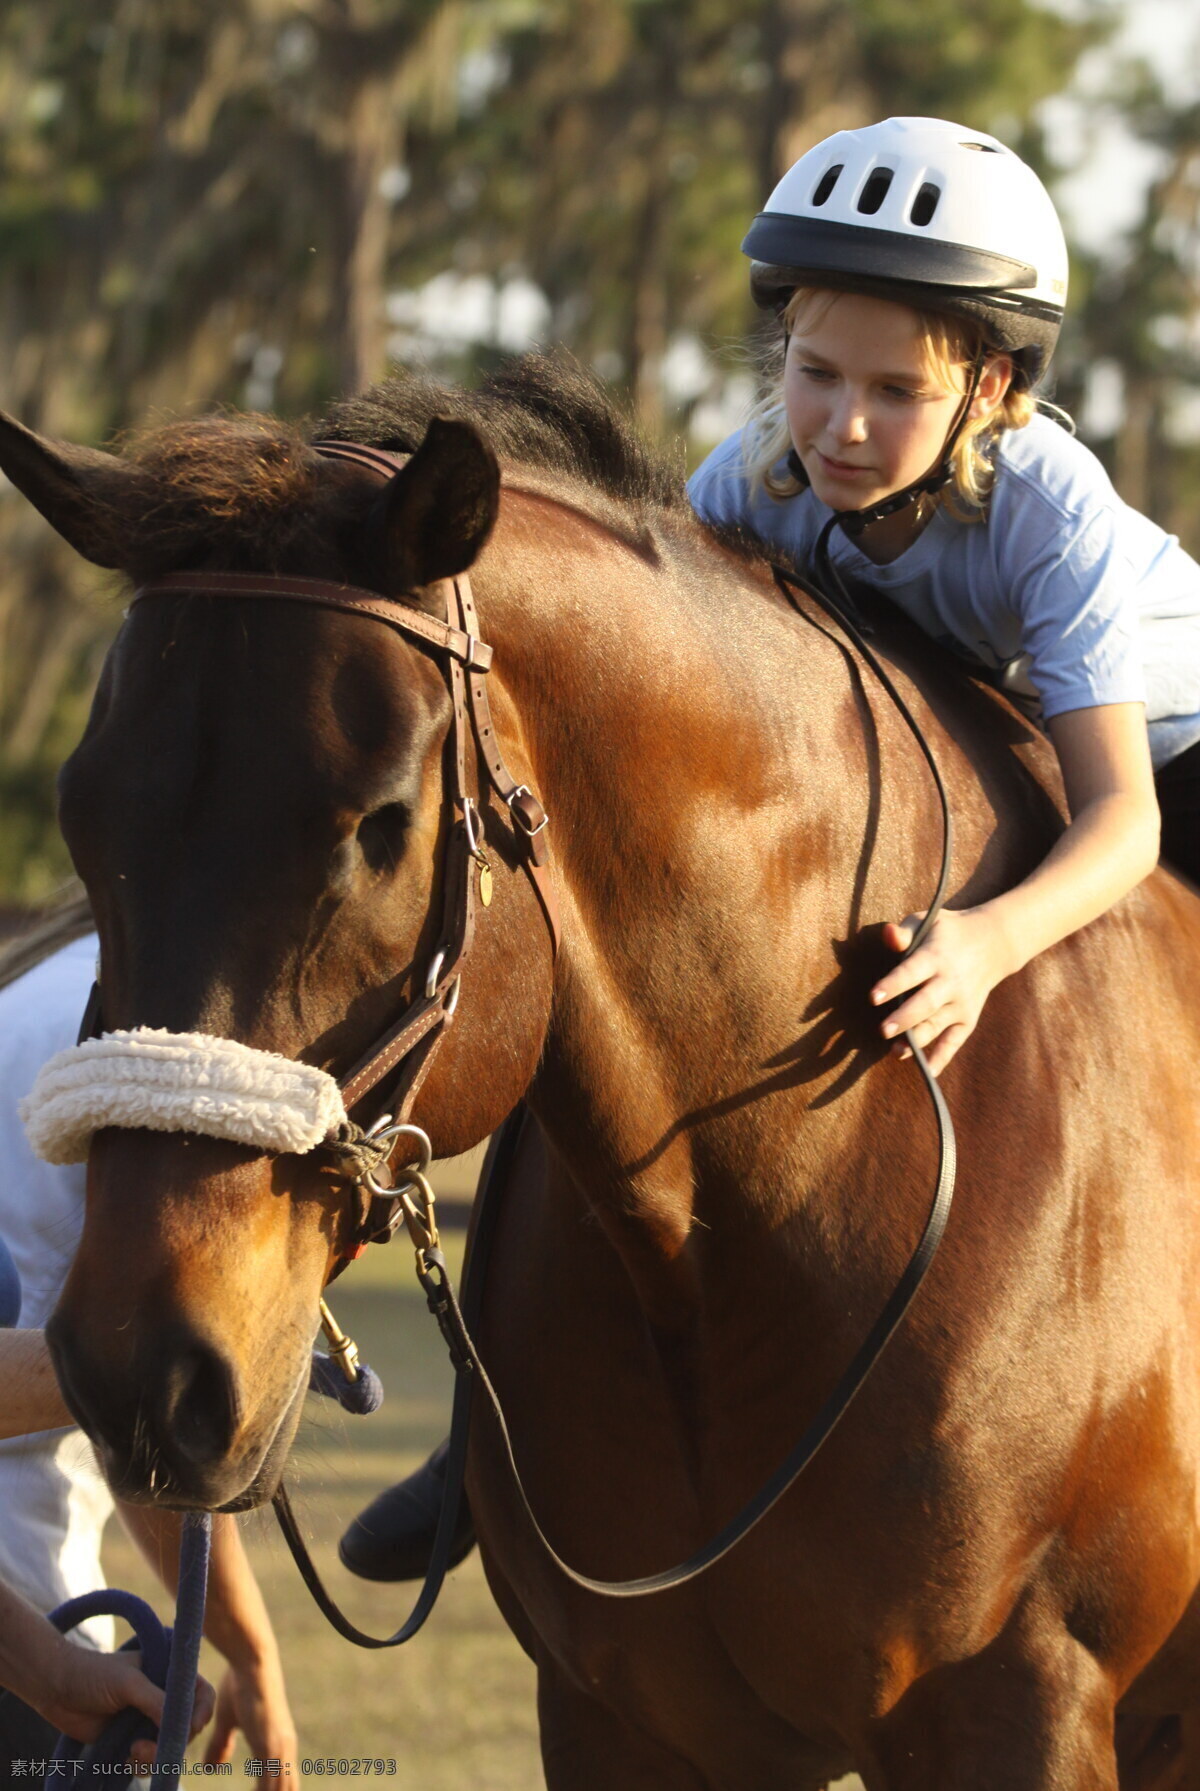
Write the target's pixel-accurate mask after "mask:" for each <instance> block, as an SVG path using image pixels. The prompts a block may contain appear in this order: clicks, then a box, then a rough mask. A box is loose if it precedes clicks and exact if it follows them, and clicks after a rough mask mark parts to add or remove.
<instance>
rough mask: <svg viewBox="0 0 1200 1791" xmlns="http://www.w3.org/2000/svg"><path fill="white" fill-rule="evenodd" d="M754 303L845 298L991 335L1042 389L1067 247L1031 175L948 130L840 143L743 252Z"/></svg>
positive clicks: (919, 124) (840, 135)
mask: <svg viewBox="0 0 1200 1791" xmlns="http://www.w3.org/2000/svg"><path fill="white" fill-rule="evenodd" d="M742 250H743V253H744V254H746V255H748V256H749V257H750V259H751V262H752V263H753V265H752V267H751V270H750V287H751V291H752V293H753V295H754V299H755V302H756V303H757V304H759V305H762V306H764V307H769V308H771V309H774V310H776V311H781V310H782V309H783V307H784V306H785V305H786V304H787V301H788V299H789V298H790V297H791V295H792V293H793V292H794V291H795V290H796V288H797V287H798V286H811V285H820V286H836V287H838V288H842V289H847V290H850V291H854V292H867V293H870V294H872V295H874V296H876V297H879V298H888V299H894V300H896V301H897V302H899V303H901V304H908V305H912V306H913V307H915V308H918V309H922V310H937V311H948V312H953V313H956V314H958V315H961V316H965V317H969V318H972V319H974V320H976V321H978V322H979V323H981V324H982V325H983V326H984V329H985V331H986V334H987V339H988V341H989V343H990V344H991V345H993V346H994V347H996V348H998V349H1002V350H1004V351H1005V352H1006V353H1008V354H1010V355H1011V356H1012V359H1013V367H1014V381H1015V383H1017V384H1018V385H1022V386H1032V385H1033V384H1034V383H1035V382H1036V381H1037V379H1038V378H1039V376H1040V375H1041V374H1042V373H1043V372H1044V370H1045V368H1046V365H1047V363H1048V361H1049V359H1050V356H1051V354H1052V353H1053V351H1054V344H1055V342H1056V341H1057V339H1058V333H1059V330H1060V328H1061V326H1062V316H1063V306H1064V304H1065V303H1066V297H1067V245H1066V241H1065V239H1064V237H1063V231H1062V225H1061V224H1060V223H1059V221H1058V214H1057V212H1056V211H1055V209H1054V204H1053V201H1052V200H1051V198H1050V195H1049V193H1047V191H1046V189H1045V187H1044V186H1043V185H1042V183H1041V181H1040V180H1039V179H1038V177H1037V175H1036V174H1035V173H1034V172H1033V169H1032V168H1030V167H1028V166H1027V165H1026V164H1025V163H1024V162H1023V161H1022V160H1021V158H1020V157H1019V156H1017V155H1014V154H1013V152H1012V150H1011V149H1006V148H1005V146H1004V144H1003V143H1000V142H998V141H997V140H996V138H995V137H989V136H987V135H985V134H984V133H983V132H982V131H972V130H968V129H967V128H966V126H965V125H959V124H951V123H949V122H948V121H947V120H946V119H942V118H888V119H885V120H884V121H883V123H881V124H873V125H869V126H867V127H866V128H865V129H863V130H857V131H838V132H837V133H836V135H834V136H832V137H827V138H826V139H825V141H824V142H823V143H818V144H817V146H816V148H815V149H810V150H809V151H808V153H807V155H803V156H801V158H800V160H799V161H798V162H796V163H795V164H794V165H793V166H792V167H791V168H790V169H789V170H788V172H787V173H786V174H785V175H784V177H783V179H782V180H781V181H780V182H779V185H778V186H777V187H776V188H775V191H774V192H773V193H772V194H771V197H770V198H769V199H768V201H767V205H766V209H765V210H764V211H761V212H759V214H758V216H757V217H756V218H755V220H754V222H753V224H752V225H751V226H750V229H749V231H748V233H747V235H746V238H745V241H744V242H743V243H742Z"/></svg>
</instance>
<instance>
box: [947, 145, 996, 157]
mask: <svg viewBox="0 0 1200 1791" xmlns="http://www.w3.org/2000/svg"><path fill="white" fill-rule="evenodd" d="M958 147H959V148H960V149H977V150H978V151H979V153H980V155H1003V154H1004V151H1003V150H1002V149H997V148H996V145H995V144H994V143H960V144H959V146H958Z"/></svg>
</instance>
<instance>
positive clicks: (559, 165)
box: [410, 0, 1116, 430]
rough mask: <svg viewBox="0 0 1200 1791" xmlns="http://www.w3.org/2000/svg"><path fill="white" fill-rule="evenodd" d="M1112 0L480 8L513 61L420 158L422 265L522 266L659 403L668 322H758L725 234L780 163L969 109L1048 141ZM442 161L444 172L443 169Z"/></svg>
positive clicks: (563, 335)
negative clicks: (437, 184) (886, 125)
mask: <svg viewBox="0 0 1200 1791" xmlns="http://www.w3.org/2000/svg"><path fill="white" fill-rule="evenodd" d="M1115 16H1116V15H1115V13H1114V10H1113V6H1112V5H1111V4H1110V3H1109V0H1092V3H1088V0H1084V3H1083V4H1081V5H1080V6H1078V7H1076V8H1073V9H1072V14H1071V16H1070V17H1067V16H1066V15H1065V13H1063V12H1060V11H1057V10H1054V11H1051V10H1047V9H1043V8H1042V7H1041V6H1038V5H1035V4H1033V3H1032V0H980V4H979V5H977V6H975V7H973V8H971V9H970V10H969V11H968V10H965V9H964V8H963V7H962V5H961V0H926V3H925V4H923V5H922V6H921V7H913V6H912V5H911V4H910V3H909V0H848V3H847V0H538V3H537V4H529V5H525V6H516V7H514V8H513V9H512V10H511V11H510V10H509V9H507V8H505V7H504V6H501V5H484V6H479V7H477V8H476V9H475V12H474V14H473V18H474V20H475V24H476V29H478V28H479V26H480V22H481V21H485V20H486V21H489V22H490V27H491V34H492V35H491V49H492V54H493V56H494V58H495V60H496V62H497V63H498V64H500V65H502V66H503V67H504V70H505V78H504V79H503V81H502V82H501V83H499V84H498V86H497V89H496V91H495V93H494V95H493V96H492V100H491V103H490V104H489V106H488V107H487V110H486V113H485V114H484V115H483V116H482V117H481V118H480V119H479V120H478V121H477V125H476V128H475V129H473V130H472V131H470V132H464V133H461V134H460V135H459V136H458V138H457V140H456V141H455V142H454V143H453V144H451V145H449V146H448V147H447V149H446V152H445V155H444V156H443V157H441V158H439V159H438V160H437V161H436V163H434V164H433V165H432V172H433V176H434V178H435V179H436V180H440V181H441V182H442V184H443V190H448V192H449V194H450V196H451V204H450V206H449V207H448V209H447V210H446V211H445V212H444V213H443V214H442V217H441V222H440V225H439V222H438V219H437V217H436V216H435V215H434V214H433V213H432V212H431V213H430V216H429V228H428V229H427V230H426V232H425V233H424V240H423V244H422V249H421V253H420V254H418V255H417V256H415V257H414V259H413V261H412V262H411V264H410V266H411V270H412V272H413V273H414V274H416V273H419V272H420V271H422V270H423V269H424V268H427V267H432V265H433V263H434V262H435V261H436V260H438V259H441V260H442V261H443V262H444V260H445V259H446V258H447V257H450V256H454V257H455V258H456V259H457V262H458V265H459V266H460V267H462V268H463V269H464V270H475V269H484V270H486V271H488V272H490V273H492V274H494V275H495V274H500V273H502V272H503V271H504V270H505V269H506V268H514V267H519V268H520V269H522V270H523V271H524V272H525V273H527V274H528V276H529V277H530V278H531V279H532V280H533V281H534V282H535V283H536V284H537V285H538V286H539V287H540V288H541V289H542V290H543V291H544V292H545V293H546V294H547V296H548V297H549V299H550V302H551V307H552V316H553V319H554V324H553V334H554V335H555V337H556V338H557V339H559V340H563V341H566V342H568V343H569V344H570V345H572V346H573V347H575V348H576V349H577V350H578V352H580V353H581V354H582V355H584V356H585V357H587V358H590V359H592V360H598V361H599V363H600V364H601V366H602V367H603V368H604V369H605V370H606V371H612V372H617V371H618V370H619V372H620V376H621V377H622V378H623V379H624V381H625V383H626V384H627V386H628V389H629V391H630V393H631V395H632V397H633V399H634V402H635V404H636V406H637V409H638V412H639V414H640V416H641V418H642V420H643V422H644V423H645V424H646V425H647V426H648V427H649V428H650V429H651V430H659V429H661V428H663V427H664V426H666V425H668V424H669V423H671V422H674V421H675V419H674V418H670V417H667V416H665V415H664V394H663V382H662V378H661V371H662V363H663V359H664V356H665V354H666V352H667V348H668V345H669V342H670V339H671V337H672V335H673V334H677V333H678V332H680V331H693V332H697V333H699V334H700V335H701V336H702V337H704V338H705V339H707V340H708V341H710V342H714V341H719V340H720V339H722V338H725V337H729V336H731V335H733V336H740V335H742V334H744V333H745V331H746V329H747V326H748V325H749V323H750V322H751V319H750V316H749V307H748V300H747V296H746V281H745V268H744V265H743V264H742V262H741V261H740V258H739V256H738V252H737V251H738V244H739V242H740V240H741V237H742V235H743V234H744V232H745V229H746V226H747V224H748V222H749V220H750V218H751V217H752V216H753V214H754V212H755V211H756V210H757V209H758V208H759V206H761V205H762V204H763V202H764V201H765V199H766V196H767V194H768V193H769V191H770V189H771V187H772V186H773V185H774V183H775V181H776V180H777V179H778V178H779V176H780V174H782V172H783V171H784V169H785V168H786V167H787V166H788V165H789V164H790V163H791V162H792V161H793V160H794V159H795V158H796V157H797V156H798V155H800V154H801V153H802V152H803V151H804V150H805V149H806V148H808V147H809V146H810V145H811V144H812V143H814V142H816V141H818V140H819V139H820V137H822V136H823V135H825V134H827V133H828V132H830V131H832V130H836V129H838V128H840V127H842V126H847V125H854V124H858V123H864V122H867V121H869V120H870V119H872V118H877V117H880V116H884V115H886V114H888V113H906V112H911V113H929V114H934V115H941V116H946V117H962V118H964V119H965V120H969V122H970V123H971V124H973V125H974V126H976V127H977V128H985V129H993V130H996V131H997V132H998V133H999V134H1000V135H1003V136H1005V137H1006V138H1008V139H1009V140H1014V139H1019V140H1020V141H1019V147H1020V148H1021V149H1022V151H1023V153H1025V154H1026V155H1027V156H1029V157H1030V159H1032V160H1034V161H1035V162H1036V161H1040V160H1044V156H1043V153H1042V146H1041V143H1040V139H1039V135H1038V132H1037V128H1036V125H1035V123H1034V118H1035V113H1036V108H1037V106H1038V105H1039V103H1040V102H1041V101H1042V100H1043V99H1044V98H1045V97H1046V96H1047V95H1048V94H1051V93H1055V92H1057V91H1059V90H1060V89H1061V88H1062V87H1063V86H1064V85H1065V84H1066V83H1067V81H1068V80H1069V78H1070V75H1071V72H1072V70H1073V68H1074V66H1075V63H1076V62H1077V60H1078V58H1079V56H1080V55H1081V54H1082V52H1083V51H1084V50H1085V49H1087V48H1089V47H1090V46H1091V45H1093V44H1094V43H1096V42H1097V41H1098V40H1099V38H1100V37H1101V36H1102V35H1103V34H1104V33H1105V32H1106V31H1107V30H1109V29H1110V28H1111V26H1112V24H1113V23H1114V21H1115ZM447 170H449V179H448V180H447Z"/></svg>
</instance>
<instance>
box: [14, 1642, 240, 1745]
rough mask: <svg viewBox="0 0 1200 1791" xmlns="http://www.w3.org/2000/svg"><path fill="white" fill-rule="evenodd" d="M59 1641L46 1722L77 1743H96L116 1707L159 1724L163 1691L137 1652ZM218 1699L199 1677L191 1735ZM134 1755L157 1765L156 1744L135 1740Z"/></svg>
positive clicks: (42, 1701)
mask: <svg viewBox="0 0 1200 1791" xmlns="http://www.w3.org/2000/svg"><path fill="white" fill-rule="evenodd" d="M57 1641H58V1645H57V1646H55V1647H54V1648H53V1651H52V1654H51V1658H50V1661H49V1662H48V1667H49V1673H48V1677H47V1681H46V1690H45V1693H44V1695H41V1696H39V1698H38V1705H37V1708H38V1710H39V1711H40V1713H41V1714H42V1716H44V1717H45V1718H46V1720H47V1722H49V1723H52V1724H53V1726H54V1727H55V1728H56V1729H61V1730H62V1732H63V1734H64V1735H69V1736H70V1737H71V1738H72V1740H73V1741H95V1740H96V1739H97V1737H98V1736H99V1735H100V1734H101V1732H102V1731H103V1729H104V1728H105V1726H106V1724H107V1723H109V1722H110V1721H111V1719H112V1718H113V1717H114V1716H116V1715H117V1713H118V1711H121V1710H127V1709H129V1708H130V1707H132V1708H133V1709H134V1710H140V1711H141V1712H142V1714H143V1715H144V1716H148V1717H149V1718H150V1719H151V1721H152V1722H154V1723H159V1722H161V1720H162V1710H163V1694H162V1692H161V1691H160V1690H159V1688H158V1686H157V1685H155V1684H154V1683H153V1681H151V1680H149V1679H147V1677H146V1675H145V1674H144V1673H143V1672H142V1671H141V1656H140V1655H139V1654H134V1653H129V1654H99V1653H97V1652H96V1650H95V1649H94V1648H83V1647H80V1646H79V1644H78V1643H76V1642H69V1641H67V1639H66V1638H65V1637H59V1638H58V1639H57ZM214 1703H215V1698H214V1694H213V1688H212V1686H211V1685H210V1684H209V1683H208V1681H207V1679H200V1678H198V1679H197V1681H196V1701H195V1705H194V1707H193V1710H192V1728H191V1732H192V1734H193V1735H195V1734H196V1733H197V1731H198V1730H200V1729H202V1728H203V1727H204V1725H205V1724H206V1723H207V1722H208V1720H209V1718H210V1717H211V1716H212V1713H213V1707H214ZM130 1758H131V1759H132V1760H133V1761H134V1762H135V1763H137V1764H140V1765H147V1766H148V1765H151V1764H153V1761H154V1743H153V1742H152V1741H139V1742H135V1743H134V1746H133V1748H132V1750H131V1753H130Z"/></svg>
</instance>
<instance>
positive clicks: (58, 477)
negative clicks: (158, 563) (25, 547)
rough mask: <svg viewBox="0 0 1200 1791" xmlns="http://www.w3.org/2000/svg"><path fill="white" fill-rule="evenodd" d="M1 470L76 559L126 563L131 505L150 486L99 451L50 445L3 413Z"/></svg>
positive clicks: (134, 471)
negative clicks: (67, 544) (128, 519)
mask: <svg viewBox="0 0 1200 1791" xmlns="http://www.w3.org/2000/svg"><path fill="white" fill-rule="evenodd" d="M0 470H2V471H3V472H5V473H6V474H7V475H8V477H9V479H11V481H12V483H13V484H14V485H15V486H16V488H17V490H18V491H20V492H23V493H24V495H25V496H26V497H27V498H28V499H29V501H30V503H31V504H32V505H33V506H34V508H35V509H37V510H40V511H41V513H42V515H43V516H44V517H45V518H46V521H47V522H48V523H49V524H50V526H51V528H53V529H57V531H58V533H59V534H60V535H61V536H62V537H63V540H64V541H69V542H70V544H71V546H72V547H73V548H74V549H75V551H76V552H77V553H81V554H82V555H83V557H84V559H85V560H91V561H92V562H93V564H94V565H97V566H109V567H123V566H124V565H126V563H127V557H128V556H127V552H126V549H127V546H128V536H129V529H128V522H127V520H126V518H127V516H128V511H129V506H130V500H131V499H132V498H133V496H134V494H135V492H137V491H140V490H141V488H142V487H143V486H144V485H145V483H146V475H145V474H144V473H142V472H140V471H139V470H138V469H137V468H136V467H132V466H129V465H128V464H127V463H126V462H125V461H123V460H119V459H118V458H117V456H116V455H115V454H105V453H102V452H101V451H100V449H98V448H80V447H76V446H75V445H74V444H73V443H70V442H55V441H49V440H47V439H46V438H45V437H43V436H40V435H35V433H34V431H33V430H32V429H26V428H25V426H24V424H23V423H18V422H17V421H16V419H15V418H13V417H9V416H6V415H5V413H4V412H3V411H0Z"/></svg>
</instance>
